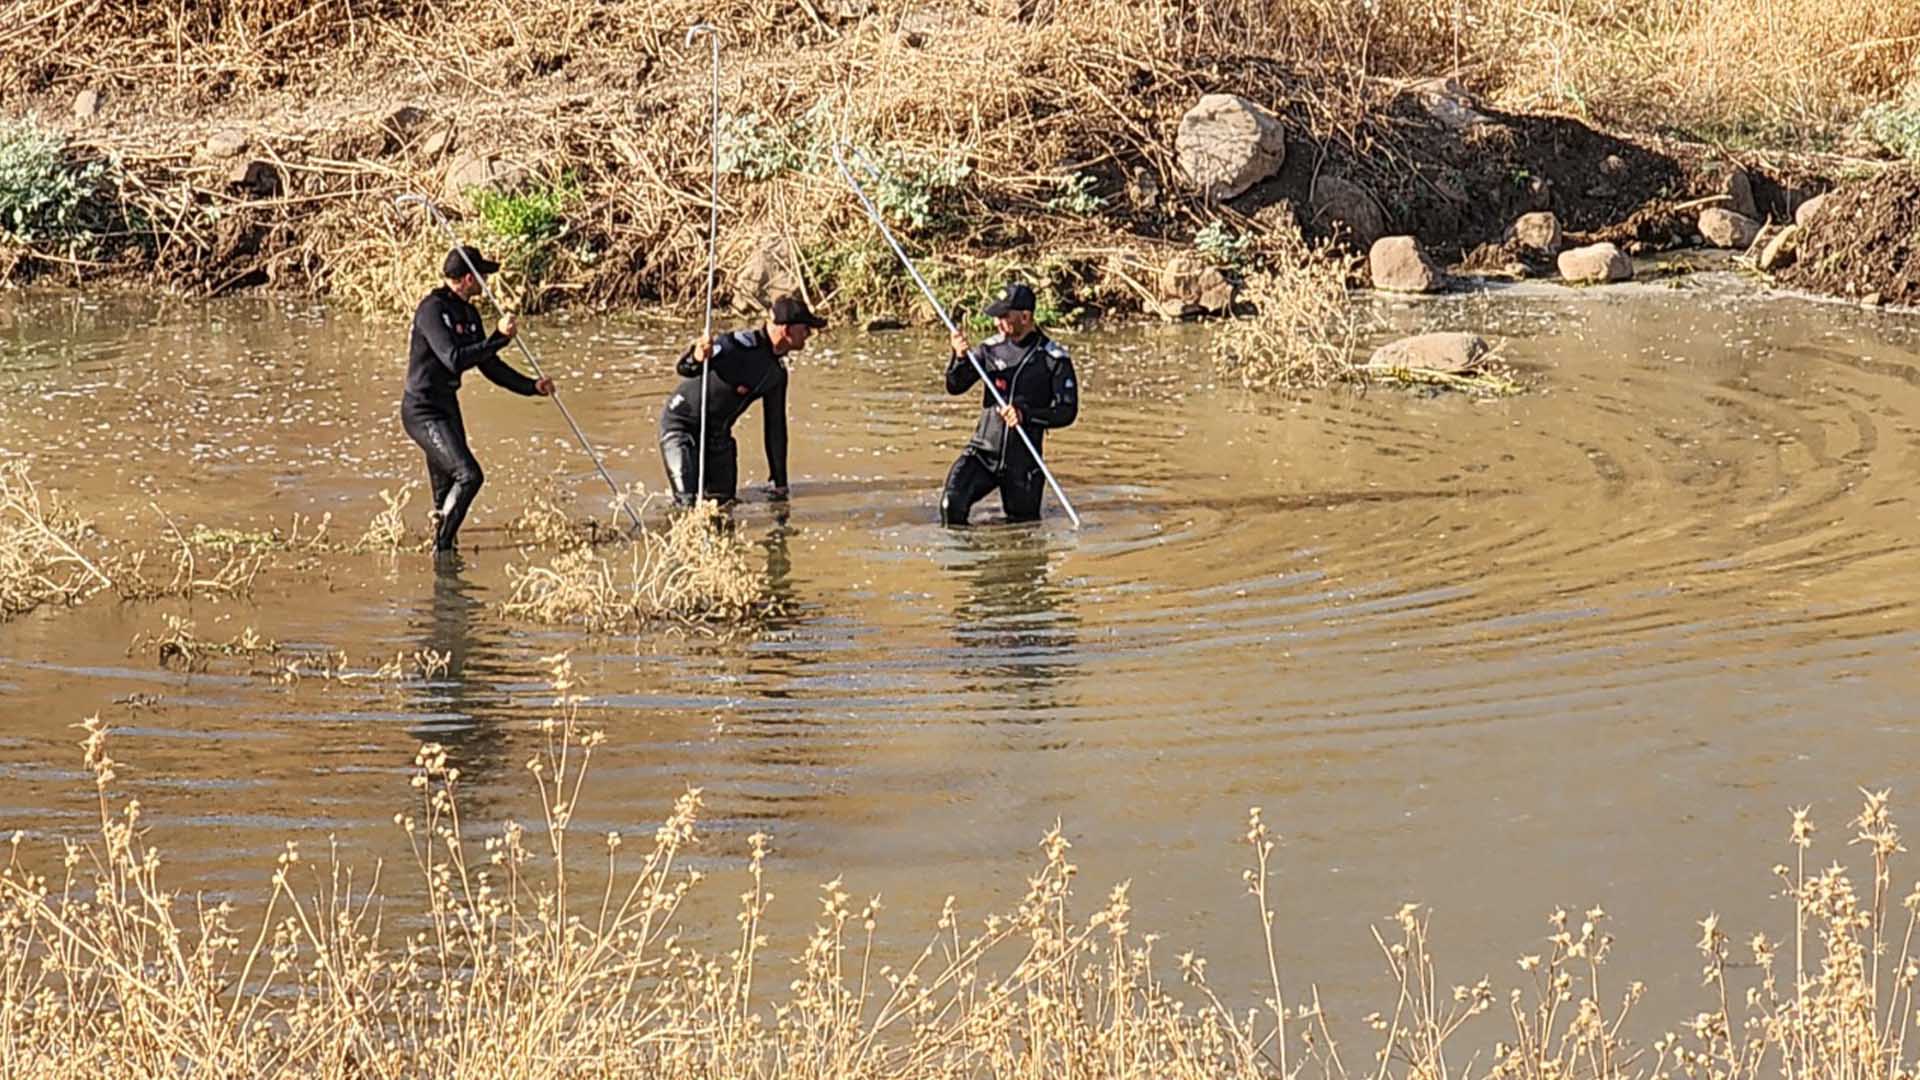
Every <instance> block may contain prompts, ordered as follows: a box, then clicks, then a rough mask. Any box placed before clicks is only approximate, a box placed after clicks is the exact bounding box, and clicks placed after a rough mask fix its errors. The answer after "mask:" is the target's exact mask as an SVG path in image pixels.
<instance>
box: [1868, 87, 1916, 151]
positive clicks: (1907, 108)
mask: <svg viewBox="0 0 1920 1080" xmlns="http://www.w3.org/2000/svg"><path fill="white" fill-rule="evenodd" d="M1860 128H1861V131H1862V132H1864V133H1865V134H1866V136H1867V138H1869V139H1872V140H1873V141H1874V142H1876V143H1878V144H1880V146H1882V147H1883V148H1885V149H1886V150H1887V152H1888V153H1892V154H1897V155H1899V156H1900V157H1903V158H1906V159H1907V160H1908V161H1920V79H1916V80H1915V81H1913V82H1911V83H1908V84H1907V88H1906V90H1904V91H1903V92H1901V94H1900V96H1898V97H1896V98H1894V99H1893V100H1892V101H1885V102H1882V103H1880V104H1878V105H1875V106H1873V107H1872V108H1870V109H1868V110H1867V111H1866V112H1864V113H1861V114H1860Z"/></svg>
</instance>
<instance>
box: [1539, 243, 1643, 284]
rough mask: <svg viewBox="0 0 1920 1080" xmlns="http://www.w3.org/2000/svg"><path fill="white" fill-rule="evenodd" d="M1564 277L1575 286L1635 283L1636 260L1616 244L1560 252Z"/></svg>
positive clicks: (1561, 269)
mask: <svg viewBox="0 0 1920 1080" xmlns="http://www.w3.org/2000/svg"><path fill="white" fill-rule="evenodd" d="M1557 263H1558V266H1559V268H1560V277H1561V278H1562V279H1563V280H1565V281H1567V282H1569V283H1571V284H1575V285H1594V284H1603V283H1606V282H1613V281H1632V280H1633V260H1632V259H1629V258H1627V255H1626V252H1623V251H1621V250H1620V249H1619V248H1618V247H1616V246H1614V245H1612V244H1589V245H1587V246H1586V247H1577V248H1572V249H1570V250H1567V251H1563V252H1561V253H1560V258H1559V259H1558V260H1557Z"/></svg>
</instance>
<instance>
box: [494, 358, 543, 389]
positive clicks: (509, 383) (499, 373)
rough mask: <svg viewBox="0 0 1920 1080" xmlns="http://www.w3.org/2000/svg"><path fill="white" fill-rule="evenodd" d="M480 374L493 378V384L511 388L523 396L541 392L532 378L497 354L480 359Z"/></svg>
mask: <svg viewBox="0 0 1920 1080" xmlns="http://www.w3.org/2000/svg"><path fill="white" fill-rule="evenodd" d="M480 374H482V375H485V376H486V377H487V378H488V379H489V380H491V381H492V383H493V385H495V386H498V387H501V388H502V389H506V390H511V391H513V392H514V393H516V394H519V395H520V396H521V397H533V396H535V395H537V394H539V393H540V391H539V390H538V389H536V388H535V385H534V381H533V380H532V379H529V378H527V377H526V376H525V375H522V374H520V372H518V371H516V370H514V367H513V365H512V364H509V363H507V362H506V361H505V360H502V359H500V357H499V356H497V355H496V356H489V357H487V358H486V359H485V360H482V361H480Z"/></svg>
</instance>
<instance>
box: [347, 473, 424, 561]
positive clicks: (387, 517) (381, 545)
mask: <svg viewBox="0 0 1920 1080" xmlns="http://www.w3.org/2000/svg"><path fill="white" fill-rule="evenodd" d="M419 486H420V485H419V484H417V483H415V482H414V481H412V480H409V481H407V482H406V483H404V484H401V485H400V491H399V493H398V494H396V493H394V492H392V491H388V490H387V489H385V488H382V489H381V490H380V501H381V502H382V503H384V504H385V509H382V510H380V511H379V512H377V513H375V514H374V515H373V520H371V521H369V522H367V529H366V531H365V532H363V533H361V534H360V539H359V541H358V542H357V543H355V544H354V546H353V549H354V550H355V551H398V550H400V548H401V547H402V546H403V545H404V544H405V543H406V540H407V503H409V502H411V501H412V500H413V490H414V488H416V487H419Z"/></svg>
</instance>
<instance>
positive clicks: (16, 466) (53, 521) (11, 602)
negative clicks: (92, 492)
mask: <svg viewBox="0 0 1920 1080" xmlns="http://www.w3.org/2000/svg"><path fill="white" fill-rule="evenodd" d="M91 536H92V528H91V526H89V525H88V524H87V523H86V522H84V521H82V520H81V519H80V518H79V517H78V516H76V515H75V514H74V513H73V512H72V511H71V510H69V509H68V508H67V507H65V506H64V505H62V504H61V502H60V501H59V500H58V499H57V498H54V497H53V496H51V495H47V494H42V493H41V491H40V489H39V487H38V486H37V485H36V484H35V483H34V481H33V477H32V476H31V475H30V470H29V467H28V465H27V463H26V462H25V461H8V462H0V619H9V618H12V617H14V616H16V615H22V614H25V613H27V612H29V611H32V610H34V609H35V608H37V607H39V606H41V605H42V604H77V603H80V602H81V601H83V600H85V599H87V598H88V597H90V596H93V595H94V594H96V593H99V592H102V591H104V590H108V589H111V588H113V580H112V579H111V578H109V577H108V576H107V575H106V574H105V573H104V572H102V571H101V569H100V567H99V566H98V565H97V564H96V562H95V561H94V560H93V559H89V558H88V557H87V556H86V555H85V554H83V553H82V551H81V548H82V547H83V546H85V545H86V544H87V543H88V541H89V539H90V538H91Z"/></svg>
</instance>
